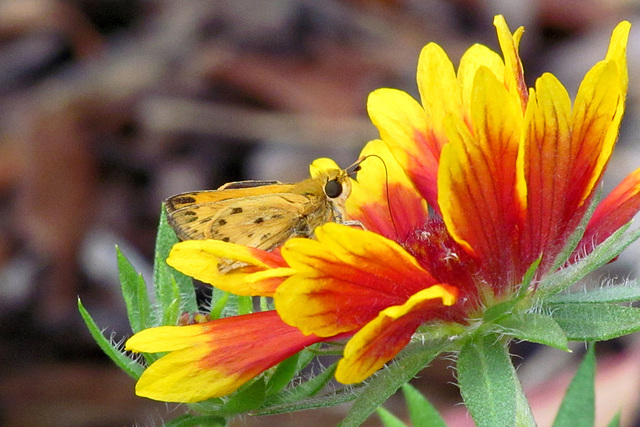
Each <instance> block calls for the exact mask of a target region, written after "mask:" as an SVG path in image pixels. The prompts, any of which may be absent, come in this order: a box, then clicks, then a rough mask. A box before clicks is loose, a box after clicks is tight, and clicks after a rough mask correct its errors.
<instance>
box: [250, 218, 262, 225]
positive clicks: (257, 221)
mask: <svg viewBox="0 0 640 427" xmlns="http://www.w3.org/2000/svg"><path fill="white" fill-rule="evenodd" d="M253 222H254V223H255V224H260V223H263V222H264V218H262V217H260V218H256V219H255V221H253Z"/></svg>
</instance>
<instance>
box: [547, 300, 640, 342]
mask: <svg viewBox="0 0 640 427" xmlns="http://www.w3.org/2000/svg"><path fill="white" fill-rule="evenodd" d="M545 307H546V309H547V310H548V311H549V312H550V313H551V316H552V317H553V319H554V320H555V321H556V322H557V323H558V325H560V327H561V328H562V330H563V331H564V333H565V334H566V336H567V339H569V340H572V341H606V340H610V339H612V338H617V337H620V336H623V335H627V334H630V333H632V332H637V331H640V308H634V307H623V306H620V305H616V304H606V303H573V304H549V305H547V306H545Z"/></svg>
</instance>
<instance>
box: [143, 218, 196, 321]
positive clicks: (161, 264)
mask: <svg viewBox="0 0 640 427" xmlns="http://www.w3.org/2000/svg"><path fill="white" fill-rule="evenodd" d="M176 243H178V238H177V237H176V234H175V232H174V231H173V229H172V228H171V226H170V225H169V223H168V222H167V215H166V213H165V210H164V207H163V209H162V212H161V214H160V224H159V225H158V234H157V236H156V248H155V255H154V260H153V261H154V262H153V283H154V286H155V293H156V301H157V302H158V303H159V304H160V310H161V313H164V311H165V310H166V309H167V308H169V307H170V306H171V305H173V304H175V303H174V299H175V298H174V289H173V287H174V281H175V285H176V286H177V287H178V291H179V295H180V310H184V311H187V312H189V313H195V312H196V311H197V310H198V304H197V302H196V296H195V291H194V288H193V282H192V280H191V278H190V277H188V276H186V275H184V274H182V273H180V272H179V271H177V270H175V269H173V268H171V267H169V265H168V264H167V262H166V259H167V257H168V256H169V252H171V248H172V247H173V245H175V244H176ZM159 317H160V318H162V316H159Z"/></svg>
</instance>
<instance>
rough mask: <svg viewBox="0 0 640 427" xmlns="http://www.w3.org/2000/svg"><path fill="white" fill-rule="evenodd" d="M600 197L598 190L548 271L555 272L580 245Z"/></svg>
mask: <svg viewBox="0 0 640 427" xmlns="http://www.w3.org/2000/svg"><path fill="white" fill-rule="evenodd" d="M601 195H602V188H599V189H598V191H597V193H596V194H595V195H594V196H593V197H592V198H591V201H590V202H589V206H588V207H587V210H586V212H585V213H584V215H583V217H582V218H581V219H580V223H579V224H578V226H577V227H576V228H575V229H574V230H573V232H572V233H571V234H570V235H569V237H568V238H567V240H566V243H565V245H564V247H563V248H562V250H561V251H560V253H559V254H558V255H557V256H556V258H555V260H554V261H553V265H552V266H551V269H550V271H556V270H557V269H559V268H560V267H562V266H563V265H564V264H565V263H566V262H567V261H568V260H569V258H570V257H571V255H572V254H573V252H574V251H575V249H576V248H577V247H578V245H579V244H580V240H582V237H583V236H584V232H585V230H586V229H587V224H589V220H590V219H591V217H592V216H593V212H594V211H595V210H596V207H597V206H598V203H600V198H601Z"/></svg>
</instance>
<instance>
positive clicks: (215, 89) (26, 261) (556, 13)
mask: <svg viewBox="0 0 640 427" xmlns="http://www.w3.org/2000/svg"><path fill="white" fill-rule="evenodd" d="M497 13H502V14H504V15H505V16H506V17H507V21H508V22H509V25H510V26H511V28H512V30H515V28H517V27H518V26H520V25H524V26H525V27H526V33H525V36H524V38H523V41H522V46H521V51H522V56H523V61H524V63H525V70H526V73H527V75H528V77H529V78H530V79H534V78H535V77H536V76H537V75H539V74H540V73H541V72H543V71H551V72H553V73H554V74H556V75H557V76H558V77H559V78H560V80H561V81H563V82H564V83H565V84H566V86H567V87H568V89H569V91H570V92H571V93H572V94H575V91H576V88H577V85H578V84H579V81H580V79H581V78H582V76H583V75H584V73H585V72H586V70H587V69H588V68H589V67H591V66H592V65H593V64H594V63H595V62H596V61H598V60H600V59H602V58H603V57H604V53H605V51H606V46H607V43H608V38H609V35H610V33H611V30H612V29H613V28H614V26H615V25H616V24H617V23H618V22H619V21H620V20H622V19H627V20H630V21H632V23H633V22H634V21H638V17H639V16H640V4H639V3H638V2H637V1H633V0H626V1H625V0H599V1H598V0H584V1H579V0H573V1H563V0H540V1H533V0H529V1H527V0H522V1H510V0H486V1H481V0H477V1H474V0H457V1H456V0H449V1H446V0H395V1H394V0H386V1H385V0H350V1H349V0H342V1H338V0H336V1H331V0H270V1H265V2H255V1H253V0H217V1H216V0H210V1H205V0H194V1H186V0H185V1H183V0H174V1H158V0H67V1H63V0H59V1H56V0H0V425H3V426H4V425H6V426H92V427H93V426H112V425H113V426H117V425H159V424H161V423H162V421H163V420H167V419H170V418H172V417H174V416H176V415H178V414H179V413H180V409H179V408H176V406H175V405H166V404H163V403H157V402H151V401H148V400H144V399H141V398H137V397H135V396H134V394H133V385H134V384H133V381H132V380H131V379H129V378H128V377H126V375H125V374H123V373H121V372H120V371H119V370H118V369H117V368H115V367H114V366H112V365H111V363H110V362H109V361H108V360H107V359H106V357H105V356H104V355H102V353H101V352H100V350H99V349H98V348H97V346H96V345H95V344H94V343H93V341H92V340H91V338H90V337H89V335H88V333H87V332H86V330H85V327H84V325H83V324H82V321H81V319H80V317H79V315H78V313H77V309H76V302H77V297H78V296H80V297H81V298H82V300H83V303H84V304H85V306H86V307H87V308H88V309H89V311H90V313H91V314H92V315H93V316H94V318H95V319H96V321H97V322H98V324H99V325H100V326H101V327H104V328H105V331H106V333H107V334H110V333H113V338H114V339H115V340H123V339H124V338H125V337H126V336H128V335H129V334H130V330H129V328H128V324H127V319H126V314H125V312H124V307H123V303H122V300H121V297H120V295H119V283H118V278H117V268H116V264H115V252H114V245H115V244H118V245H119V246H120V248H121V249H122V250H123V251H124V252H125V254H126V255H127V256H129V257H130V258H131V259H132V260H133V261H134V262H135V264H136V266H137V268H138V269H139V271H141V272H143V273H144V274H145V276H146V277H147V278H149V276H150V270H151V264H150V263H151V256H152V253H153V244H154V237H155V228H156V225H157V221H158V215H159V210H160V203H161V201H162V200H163V199H164V198H166V197H168V196H170V195H172V194H175V193H178V192H182V191H188V190H195V189H205V188H216V187H218V186H219V185H221V184H223V183H224V182H227V181H231V180H238V179H248V178H252V179H279V180H282V181H293V180H299V179H302V178H305V177H306V176H307V173H308V172H307V168H308V164H309V162H310V161H311V160H313V159H314V158H316V157H319V156H328V157H332V158H334V159H336V160H337V161H338V162H339V163H340V164H342V165H343V166H346V165H347V164H350V163H351V162H352V161H353V160H354V159H355V158H356V157H357V155H358V152H359V150H360V148H361V147H362V146H363V145H364V143H365V142H366V141H367V140H369V139H372V138H375V137H376V136H377V131H376V130H375V128H374V127H373V126H372V125H371V124H370V122H369V121H368V119H367V116H366V109H365V105H366V99H367V94H368V93H369V92H370V91H372V90H374V89H376V88H378V87H383V86H390V87H397V88H401V89H404V90H407V91H409V92H411V93H413V94H416V87H415V67H416V63H417V58H418V53H419V51H420V49H421V47H422V46H423V45H425V44H426V43H428V42H430V41H435V42H437V43H439V44H440V45H442V46H443V47H444V48H445V50H447V52H448V53H449V55H450V56H451V58H452V59H453V61H454V62H456V61H457V60H458V59H459V57H460V55H461V54H462V52H463V51H464V50H465V49H466V48H467V47H468V46H470V45H471V44H472V43H476V42H480V43H484V44H487V45H488V46H490V47H492V48H494V49H496V48H497V41H496V36H495V31H494V28H493V26H492V17H493V15H494V14H497ZM631 38H632V40H631V42H630V45H629V66H630V75H631V76H630V93H629V99H628V111H627V117H626V118H625V120H624V122H623V131H622V136H621V141H620V145H619V147H618V151H617V153H616V155H615V156H616V157H615V159H614V164H613V167H611V168H610V172H609V175H608V178H607V180H606V183H605V186H606V187H607V188H610V187H611V186H612V185H614V184H615V183H617V182H619V181H620V179H622V177H623V176H624V175H625V174H626V173H628V172H630V171H631V170H633V169H635V168H636V167H638V166H640V156H638V152H639V150H638V144H639V141H638V134H639V132H638V123H640V121H639V120H638V107H637V100H638V94H639V93H638V91H639V90H638V87H639V84H638V83H639V82H640V79H639V76H638V70H639V64H638V62H639V59H638V58H639V56H638V52H639V50H640V44H639V42H638V39H640V26H637V25H636V26H635V27H634V28H633V29H632V33H631ZM532 83H533V81H532V80H531V81H529V84H532ZM637 260H638V253H637V249H636V252H635V253H634V252H633V251H631V252H629V253H628V254H627V255H625V256H623V257H622V258H621V259H620V260H619V261H618V262H617V263H616V264H615V265H613V268H614V269H612V270H611V274H613V275H617V276H620V277H626V276H628V275H635V273H634V269H635V267H636V265H637ZM575 348H576V350H578V351H576V352H575V353H576V354H574V355H567V354H562V353H561V352H559V351H551V350H544V351H535V352H533V350H534V349H533V348H532V347H530V346H526V345H519V346H516V347H514V351H516V352H518V353H520V354H524V355H527V359H526V360H527V362H526V363H524V364H523V366H521V368H520V370H519V372H520V373H521V375H522V378H523V382H524V383H525V386H526V387H527V390H528V394H529V395H530V396H531V398H532V403H533V404H534V413H535V414H536V416H537V417H538V421H539V422H540V425H541V426H546V425H550V422H551V420H552V417H553V414H554V413H555V410H556V408H557V406H558V405H559V396H560V395H561V394H562V393H563V392H564V388H565V387H566V384H567V382H568V380H569V378H570V376H571V375H572V374H573V370H574V367H575V362H576V361H577V360H578V359H579V354H580V351H579V350H580V349H581V348H583V346H580V345H578V346H576V347H575ZM637 348H638V345H637V343H635V341H634V338H628V339H625V340H620V341H616V342H615V343H613V344H610V345H608V346H601V361H602V363H601V364H600V367H601V368H602V372H600V375H599V377H598V378H599V386H600V387H601V389H600V390H599V391H598V393H599V394H598V396H599V399H600V400H599V404H600V408H599V412H598V416H599V418H598V419H599V422H600V423H601V424H600V425H605V424H606V421H607V420H608V419H610V417H611V416H613V414H614V413H615V412H617V410H619V409H620V407H622V406H624V407H625V412H624V413H623V421H624V424H625V425H637V424H635V419H636V418H637V417H636V415H637V405H638V390H639V380H640V373H639V372H638V371H639V370H640V366H639V365H640V355H639V354H638V352H637V351H635V350H636V349H637ZM449 365H450V362H448V361H443V362H439V363H436V364H435V365H434V366H433V367H431V368H429V369H427V370H426V371H425V373H424V375H423V376H422V377H421V378H420V379H418V380H417V381H416V384H417V385H418V386H420V387H421V388H422V389H424V390H425V393H427V394H428V395H429V396H430V397H431V398H432V399H433V401H434V402H435V403H436V404H438V405H439V406H440V407H441V409H442V411H443V413H444V414H445V416H446V417H447V419H448V421H449V422H450V423H451V425H452V426H458V425H470V424H471V421H470V420H469V418H468V417H467V416H466V414H465V413H464V408H462V407H461V406H454V405H455V403H456V402H457V401H458V399H459V398H458V396H457V390H456V388H455V386H453V385H451V384H449V382H450V381H452V380H453V378H452V375H451V370H450V369H448V368H447V367H448V366H449ZM550 378H552V380H551V381H548V380H549V379H550ZM388 406H389V407H390V408H391V409H392V410H393V411H394V412H396V413H397V414H399V415H403V409H402V408H403V405H402V399H401V398H400V397H394V398H392V399H391V400H390V402H389V405H388ZM347 410H348V406H341V407H338V408H335V409H331V410H323V411H311V412H307V413H301V414H293V415H287V416H280V417H270V418H269V417H267V418H262V419H255V418H251V417H245V418H243V419H241V420H238V421H235V422H234V425H248V426H269V425H274V426H275V425H291V426H295V425H303V424H304V425H306V426H307V427H312V426H316V425H317V426H327V425H335V424H336V422H337V421H338V420H339V419H340V418H341V416H342V415H343V414H344V413H345V411H347ZM369 425H371V426H375V425H378V420H377V419H375V417H374V418H372V419H371V420H370V421H369Z"/></svg>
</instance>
